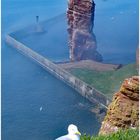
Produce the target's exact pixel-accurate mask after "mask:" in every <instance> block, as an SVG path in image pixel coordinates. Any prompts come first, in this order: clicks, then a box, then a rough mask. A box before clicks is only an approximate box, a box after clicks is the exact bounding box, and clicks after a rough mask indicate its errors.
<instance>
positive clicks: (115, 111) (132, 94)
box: [99, 76, 139, 135]
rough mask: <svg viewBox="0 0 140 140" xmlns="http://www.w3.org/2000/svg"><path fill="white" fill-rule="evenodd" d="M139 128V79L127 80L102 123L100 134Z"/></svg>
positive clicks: (114, 97)
mask: <svg viewBox="0 0 140 140" xmlns="http://www.w3.org/2000/svg"><path fill="white" fill-rule="evenodd" d="M138 126H139V78H138V76H133V77H131V78H128V79H126V80H125V81H124V82H123V84H122V86H121V88H120V91H119V92H117V93H116V94H115V95H114V96H113V100H112V103H111V104H110V105H109V107H108V110H107V115H106V117H105V119H104V121H103V122H102V126H101V129H100V132H99V134H101V135H104V134H110V133H113V132H116V131H118V130H119V129H120V128H122V129H127V128H133V129H135V128H137V127H138Z"/></svg>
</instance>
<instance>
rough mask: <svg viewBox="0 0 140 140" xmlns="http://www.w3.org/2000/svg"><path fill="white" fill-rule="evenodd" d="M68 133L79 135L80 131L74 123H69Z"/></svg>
mask: <svg viewBox="0 0 140 140" xmlns="http://www.w3.org/2000/svg"><path fill="white" fill-rule="evenodd" d="M68 133H69V134H70V135H79V136H80V135H81V133H80V132H79V131H78V128H77V126H76V125H74V124H70V125H69V126H68Z"/></svg>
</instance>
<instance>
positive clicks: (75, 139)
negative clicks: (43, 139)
mask: <svg viewBox="0 0 140 140" xmlns="http://www.w3.org/2000/svg"><path fill="white" fill-rule="evenodd" d="M80 135H81V133H80V132H79V131H78V128H77V126H76V125H74V124H70V125H69V126H68V134H67V135H64V136H61V137H59V138H57V139H55V140H80Z"/></svg>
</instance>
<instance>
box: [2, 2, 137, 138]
mask: <svg viewBox="0 0 140 140" xmlns="http://www.w3.org/2000/svg"><path fill="white" fill-rule="evenodd" d="M137 3H138V1H131V2H128V1H116V0H113V1H109V0H108V1H98V0H97V1H95V4H96V8H95V9H96V10H95V18H94V27H93V32H94V34H95V36H96V40H97V50H98V52H100V54H101V55H102V56H103V62H106V63H115V64H120V63H121V64H128V63H132V62H134V61H135V52H136V48H137V46H138V19H137V17H138V7H137ZM114 4H115V7H114ZM126 7H127V8H126ZM136 7H137V8H136ZM66 10H67V1H66V0H59V1H56V0H46V1H44V0H41V1H37V0H31V1H30V2H29V1H27V0H22V1H17V0H12V1H11V0H2V139H3V140H9V139H14V140H16V139H17V140H19V139H20V140H22V139H27V140H28V139H33V140H35V139H40V140H46V139H47V140H50V139H55V138H56V137H58V136H61V135H64V134H65V133H67V131H66V130H67V126H68V125H69V124H70V123H74V124H76V125H77V126H78V128H79V130H80V131H81V132H82V133H87V134H97V133H98V130H99V128H100V125H101V123H100V122H98V120H97V117H96V115H95V114H94V113H91V112H90V111H89V107H91V106H94V105H93V104H91V103H89V102H88V101H87V100H86V99H84V98H83V97H81V96H80V95H78V94H77V92H76V91H74V90H73V89H71V88H70V87H68V86H66V85H65V84H64V83H62V82H60V81H59V80H57V79H55V78H54V77H53V76H51V75H50V74H49V73H47V72H46V71H45V70H43V69H42V68H41V67H40V66H38V65H36V64H35V63H33V62H32V61H30V60H29V59H28V58H26V57H24V56H22V55H21V54H19V53H18V52H17V51H16V50H14V49H13V48H10V47H9V46H7V45H6V44H5V43H4V36H5V35H6V34H7V33H9V32H13V31H16V30H19V29H22V28H24V27H26V26H28V25H31V24H34V23H35V17H36V16H37V15H39V17H40V21H43V20H46V19H47V20H48V19H51V21H52V22H53V24H52V25H53V26H51V24H50V25H49V26H48V24H47V27H46V37H47V38H46V42H41V39H42V36H41V35H37V36H36V35H33V36H29V37H28V36H26V37H25V38H22V39H21V41H22V42H23V43H25V44H27V46H28V45H29V47H31V48H32V49H35V50H39V53H40V54H42V55H45V56H46V57H49V59H51V60H53V61H55V62H57V61H58V62H60V61H69V48H68V33H67V22H66V19H65V22H63V20H61V19H63V17H64V14H63V13H66ZM61 14H62V15H61ZM59 15H61V16H60V19H59V18H58V17H59ZM56 16H58V17H57V18H55V17H56ZM47 20H46V22H47ZM57 20H58V22H56V21H57ZM47 23H48V22H47ZM54 23H55V24H54ZM128 23H129V24H128ZM62 31H63V32H62ZM43 40H45V39H43ZM47 43H48V44H47ZM48 46H49V49H48ZM57 46H58V48H57ZM39 47H40V48H39ZM60 47H61V49H60ZM48 50H49V51H48Z"/></svg>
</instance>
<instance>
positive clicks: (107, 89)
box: [70, 64, 138, 99]
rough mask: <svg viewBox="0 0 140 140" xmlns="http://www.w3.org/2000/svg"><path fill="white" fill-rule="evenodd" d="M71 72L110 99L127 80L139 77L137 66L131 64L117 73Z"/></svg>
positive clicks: (75, 70) (85, 70)
mask: <svg viewBox="0 0 140 140" xmlns="http://www.w3.org/2000/svg"><path fill="white" fill-rule="evenodd" d="M70 72H71V73H72V74H73V75H75V76H76V77H78V78H79V79H81V80H83V81H85V82H86V83H88V84H90V85H91V86H94V87H95V88H96V89H98V90H99V91H101V92H102V93H104V94H105V95H107V96H108V97H109V98H110V99H111V98H112V96H113V94H114V93H115V92H117V91H118V90H119V88H120V85H121V84H122V82H123V81H124V79H125V78H129V77H131V76H134V75H138V72H137V70H136V65H135V64H129V65H126V66H124V67H122V68H121V69H118V70H116V71H106V72H99V71H93V70H88V69H71V70H70Z"/></svg>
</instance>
